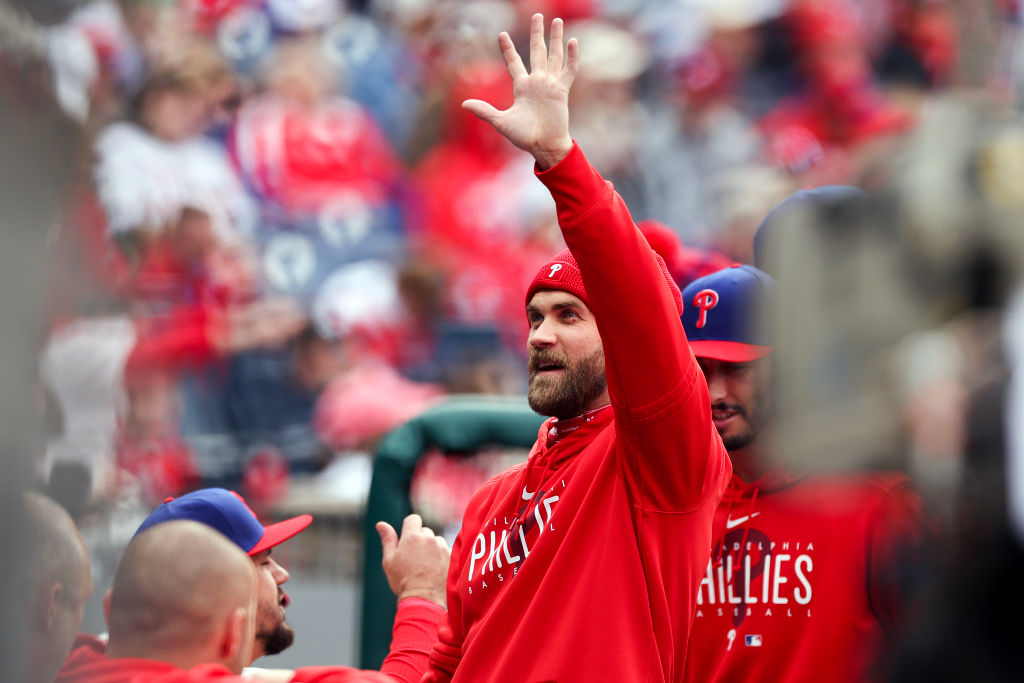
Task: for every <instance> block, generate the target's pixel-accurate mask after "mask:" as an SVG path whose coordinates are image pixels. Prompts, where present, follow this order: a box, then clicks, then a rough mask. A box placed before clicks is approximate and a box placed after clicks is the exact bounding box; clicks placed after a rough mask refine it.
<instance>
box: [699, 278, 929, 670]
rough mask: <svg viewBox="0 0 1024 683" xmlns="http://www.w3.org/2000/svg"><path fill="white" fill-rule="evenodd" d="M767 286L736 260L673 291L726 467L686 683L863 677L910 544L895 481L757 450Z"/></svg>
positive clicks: (770, 290) (914, 520) (913, 503)
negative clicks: (794, 466) (806, 468)
mask: <svg viewBox="0 0 1024 683" xmlns="http://www.w3.org/2000/svg"><path fill="white" fill-rule="evenodd" d="M774 291H775V281H774V280H773V279H772V278H771V276H769V275H767V274H766V273H764V272H762V271H760V270H758V269H757V268H754V267H752V266H740V265H736V266H733V267H731V268H726V269H724V270H720V271H718V272H717V273H713V274H711V275H707V276H705V277H702V278H699V279H697V280H695V281H694V282H692V283H690V284H689V285H688V286H687V287H686V288H685V289H684V290H683V305H684V307H685V308H684V311H683V315H682V322H683V328H684V329H685V332H686V338H687V340H688V341H689V344H690V348H691V349H692V350H693V353H694V355H695V356H696V357H697V362H698V363H700V367H701V370H703V372H704V376H705V378H706V379H707V385H708V392H709V395H710V397H711V418H712V420H713V421H714V425H715V428H716V429H717V430H718V433H719V435H721V437H722V441H723V443H724V444H725V448H726V449H727V450H728V451H729V456H730V458H731V459H732V466H733V477H732V481H731V482H730V483H729V488H728V490H727V491H726V494H725V498H724V499H723V501H722V503H721V504H720V505H719V507H718V511H717V513H716V514H715V519H714V526H713V539H714V541H713V544H712V551H711V561H710V562H709V563H708V566H707V572H706V574H705V576H704V579H703V581H702V582H701V584H700V591H699V594H698V597H697V611H696V615H695V618H694V623H693V631H692V634H691V636H690V656H689V658H688V659H687V661H686V675H685V680H686V681H693V682H694V683H697V682H700V683H704V682H707V681H712V682H713V681H747V680H749V681H755V680H757V681H761V680H772V681H810V680H820V681H859V680H864V679H865V678H870V674H871V672H870V667H871V665H872V661H873V657H874V655H875V653H876V652H877V648H878V647H879V646H880V645H881V644H882V642H883V639H884V638H885V636H886V634H887V633H888V632H889V629H891V628H892V627H893V626H894V625H895V623H896V618H897V616H898V612H899V609H898V608H899V593H900V591H899V585H898V584H899V582H898V581H897V578H898V577H897V574H896V572H895V571H894V569H896V567H894V562H895V560H897V559H899V560H904V559H907V558H906V556H902V555H901V556H897V554H898V553H906V552H909V551H912V549H915V548H916V547H917V543H918V542H919V540H920V538H921V528H922V527H921V524H922V504H921V500H920V498H919V497H918V496H917V495H916V494H915V492H914V491H913V489H912V488H911V486H910V482H909V480H908V479H907V477H906V476H905V475H903V474H901V473H896V472H879V471H874V472H871V471H862V472H830V473H825V472H822V473H806V472H795V471H791V470H788V469H786V468H785V467H783V466H782V465H781V464H780V463H778V462H775V461H773V460H772V459H771V457H770V456H769V453H768V449H767V442H768V440H769V437H768V429H769V428H770V425H771V423H772V388H773V378H772V365H771V363H772V359H771V354H772V351H773V350H774V337H773V335H772V331H771V325H770V323H771V318H770V310H771V309H770V307H771V303H772V299H773V295H774ZM911 559H913V558H911ZM904 569H905V567H904Z"/></svg>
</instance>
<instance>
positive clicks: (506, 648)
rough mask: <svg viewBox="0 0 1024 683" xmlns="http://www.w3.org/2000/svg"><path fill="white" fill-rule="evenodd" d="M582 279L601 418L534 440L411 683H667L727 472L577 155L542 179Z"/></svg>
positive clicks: (655, 291) (469, 528) (641, 274)
mask: <svg viewBox="0 0 1024 683" xmlns="http://www.w3.org/2000/svg"><path fill="white" fill-rule="evenodd" d="M538 177H539V178H540V179H541V181H542V182H544V184H545V185H547V186H548V189H549V190H550V191H551V194H552V195H553V196H554V199H555V204H556V206H557V208H558V218H559V224H560V225H561V227H562V232H563V234H564V236H565V240H566V243H567V244H568V246H569V248H570V249H571V250H572V252H573V255H574V256H575V258H576V261H577V262H578V263H579V267H580V271H581V272H582V274H583V279H584V283H585V287H586V290H587V297H588V299H589V303H590V308H591V310H592V311H593V313H594V315H595V319H596V321H597V325H598V330H599V332H600V334H601V339H602V342H603V346H604V353H605V367H606V370H607V378H608V390H609V393H610V395H611V407H609V408H604V409H600V410H597V411H594V412H591V413H589V414H586V415H583V416H580V417H577V418H574V419H573V420H570V421H567V422H563V423H561V424H559V423H558V422H557V421H556V420H548V421H547V422H545V423H544V425H543V426H542V427H541V430H540V434H539V437H538V439H537V443H536V444H535V445H534V447H533V450H532V452H531V453H530V456H529V459H528V461H527V462H526V463H525V464H523V465H519V466H517V467H513V468H512V469H510V470H508V471H507V472H505V473H503V474H501V475H499V476H497V477H495V478H493V479H491V480H490V481H488V482H487V483H485V484H484V485H483V486H482V487H481V488H480V490H479V491H477V492H476V494H474V496H473V498H472V500H471V501H470V503H469V505H468V506H467V508H466V513H465V516H464V518H463V525H462V531H461V532H460V533H459V536H458V538H457V539H456V541H455V545H454V547H453V549H452V560H451V566H450V569H449V575H448V609H449V612H448V617H447V619H446V620H444V621H442V624H441V627H440V630H439V632H438V643H437V645H436V646H435V648H434V652H433V653H432V654H431V669H430V671H429V672H428V673H427V675H426V676H424V681H446V680H455V681H472V682H473V683H482V682H485V681H516V682H517V683H521V682H522V681H559V682H560V683H566V682H568V681H588V682H592V681H630V682H634V681H678V680H680V679H681V678H682V675H683V665H684V660H685V657H686V642H687V637H688V635H689V630H690V625H691V623H692V619H693V610H694V606H695V602H696V598H697V588H698V586H699V585H700V580H701V578H702V577H703V575H704V571H705V570H706V568H707V562H708V557H709V553H710V549H711V521H712V517H713V515H714V511H715V508H716V507H717V505H718V502H719V500H720V499H721V495H722V493H723V491H724V489H725V487H726V485H727V483H728V478H729V475H730V473H731V466H730V462H729V459H728V456H727V454H726V452H725V449H724V447H723V446H722V442H721V440H720V439H719V437H718V433H717V432H716V431H715V428H714V426H713V425H712V423H711V408H710V402H709V399H708V391H707V386H706V384H705V383H704V379H703V375H702V374H701V371H700V368H699V367H698V366H697V363H696V361H695V360H694V357H693V355H692V353H690V350H689V346H688V345H687V344H686V338H685V335H684V333H683V328H682V326H681V325H680V324H679V314H678V312H677V309H676V304H675V302H674V300H673V296H672V294H671V293H670V291H669V289H668V288H667V287H666V284H665V278H664V276H663V274H662V272H661V269H660V267H659V266H658V264H657V262H656V260H655V258H654V255H653V253H652V251H651V249H650V247H649V246H648V244H647V242H646V241H645V240H644V238H643V237H642V236H641V234H640V232H639V231H638V230H637V229H636V227H635V226H634V224H633V221H632V219H631V218H630V216H629V212H628V211H627V209H626V206H625V205H624V204H623V202H622V200H621V198H620V197H619V196H618V195H617V194H616V193H615V192H614V190H613V188H612V186H611V184H610V183H607V182H605V181H604V180H603V179H602V178H601V176H600V175H599V174H598V173H597V171H595V170H594V169H593V167H591V166H590V164H589V162H588V161H587V160H586V158H585V157H584V156H583V153H582V152H581V151H580V150H579V148H578V147H575V146H574V147H573V150H572V151H571V152H570V154H569V155H568V156H567V157H566V158H565V159H564V160H563V161H562V162H561V163H560V164H558V165H557V166H555V167H554V168H552V169H550V170H548V171H546V172H543V173H539V174H538Z"/></svg>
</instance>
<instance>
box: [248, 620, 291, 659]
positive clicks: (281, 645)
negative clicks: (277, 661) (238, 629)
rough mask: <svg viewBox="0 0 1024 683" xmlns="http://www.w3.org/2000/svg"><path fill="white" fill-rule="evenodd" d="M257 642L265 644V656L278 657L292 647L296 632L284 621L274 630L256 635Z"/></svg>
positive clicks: (262, 631)
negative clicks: (277, 655)
mask: <svg viewBox="0 0 1024 683" xmlns="http://www.w3.org/2000/svg"><path fill="white" fill-rule="evenodd" d="M256 640H258V641H260V643H262V644H263V654H265V655H276V654H278V653H279V652H284V651H285V650H287V649H288V648H289V647H291V645H292V642H293V641H294V640H295V631H293V630H292V627H291V626H290V625H289V624H288V623H287V622H284V621H282V622H281V623H280V624H278V625H277V626H275V627H274V628H272V629H267V630H261V631H260V632H259V633H257V634H256Z"/></svg>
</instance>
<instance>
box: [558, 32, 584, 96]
mask: <svg viewBox="0 0 1024 683" xmlns="http://www.w3.org/2000/svg"><path fill="white" fill-rule="evenodd" d="M566 51H567V52H568V59H566V61H565V69H563V70H562V81H563V82H564V83H565V85H566V86H571V85H572V82H573V81H574V80H576V74H577V73H578V72H579V70H580V44H579V42H577V41H576V39H575V38H570V39H569V44H568V45H567V46H566Z"/></svg>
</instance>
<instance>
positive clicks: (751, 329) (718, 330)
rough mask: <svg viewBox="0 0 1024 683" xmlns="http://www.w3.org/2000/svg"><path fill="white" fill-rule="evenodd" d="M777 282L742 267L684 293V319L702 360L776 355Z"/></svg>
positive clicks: (710, 277)
mask: <svg viewBox="0 0 1024 683" xmlns="http://www.w3.org/2000/svg"><path fill="white" fill-rule="evenodd" d="M774 296H775V280H773V279H772V277H771V276H770V275H768V274H767V273H764V272H762V271H760V270H758V269H757V268H754V267H753V266H743V265H739V264H736V265H734V266H732V267H731V268H723V269H722V270H719V271H717V272H715V273H711V274H710V275H706V276H704V277H702V278H698V279H697V280H694V281H693V282H691V283H690V284H689V285H688V286H687V287H686V289H684V290H683V302H684V303H685V308H684V309H683V314H682V316H680V319H681V320H682V323H683V329H684V330H685V332H686V339H687V341H688V342H689V344H690V348H691V349H692V350H693V354H694V355H695V356H697V357H698V358H710V359H714V360H720V361H725V362H728V363H747V362H750V361H753V360H757V359H758V358H763V357H764V356H767V355H768V354H769V353H771V352H772V348H773V344H774V343H775V342H774V338H773V335H772V330H771V325H770V323H771V318H770V313H771V304H772V302H773V300H774Z"/></svg>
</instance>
